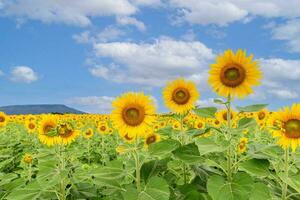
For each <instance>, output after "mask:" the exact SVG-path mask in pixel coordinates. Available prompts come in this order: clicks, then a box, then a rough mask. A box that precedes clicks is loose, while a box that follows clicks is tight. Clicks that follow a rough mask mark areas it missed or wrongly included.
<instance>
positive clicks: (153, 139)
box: [144, 133, 160, 148]
mask: <svg viewBox="0 0 300 200" xmlns="http://www.w3.org/2000/svg"><path fill="white" fill-rule="evenodd" d="M159 141H160V135H158V134H155V133H151V134H149V135H147V136H146V138H145V145H144V146H145V148H148V147H149V145H151V144H153V143H155V142H159Z"/></svg>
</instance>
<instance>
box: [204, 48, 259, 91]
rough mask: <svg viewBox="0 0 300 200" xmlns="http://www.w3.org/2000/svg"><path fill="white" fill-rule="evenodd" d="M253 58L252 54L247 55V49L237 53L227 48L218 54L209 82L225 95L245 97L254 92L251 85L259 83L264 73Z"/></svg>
mask: <svg viewBox="0 0 300 200" xmlns="http://www.w3.org/2000/svg"><path fill="white" fill-rule="evenodd" d="M252 59H253V55H252V54H251V55H250V56H249V57H247V55H246V51H242V50H240V49H239V50H238V51H237V52H236V53H235V54H234V52H233V51H232V50H227V51H225V52H224V55H220V56H218V57H217V59H216V63H214V64H212V65H211V69H210V71H209V79H208V82H209V84H210V85H211V86H212V88H213V90H214V91H216V92H217V93H218V94H219V95H220V96H224V97H228V96H229V95H231V96H237V97H245V96H247V95H249V94H251V93H253V90H252V88H251V86H257V85H259V83H260V79H261V77H262V74H261V71H260V70H259V66H258V63H257V62H256V61H253V60H252Z"/></svg>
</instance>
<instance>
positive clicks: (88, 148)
mask: <svg viewBox="0 0 300 200" xmlns="http://www.w3.org/2000/svg"><path fill="white" fill-rule="evenodd" d="M87 143H88V147H87V151H88V164H90V163H91V155H90V145H91V144H90V139H89V138H88V142H87Z"/></svg>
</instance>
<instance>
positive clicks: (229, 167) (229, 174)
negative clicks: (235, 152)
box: [226, 94, 232, 181]
mask: <svg viewBox="0 0 300 200" xmlns="http://www.w3.org/2000/svg"><path fill="white" fill-rule="evenodd" d="M226 108H227V134H228V140H229V142H230V141H231V96H230V94H229V95H228V97H227V106H226ZM231 154H232V150H231V144H230V145H229V148H228V150H227V178H228V180H229V181H231V179H232V155H231Z"/></svg>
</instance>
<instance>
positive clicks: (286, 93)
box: [268, 89, 298, 99]
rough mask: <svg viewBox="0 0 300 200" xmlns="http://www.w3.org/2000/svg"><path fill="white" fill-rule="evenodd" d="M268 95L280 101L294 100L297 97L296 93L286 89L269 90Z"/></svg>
mask: <svg viewBox="0 0 300 200" xmlns="http://www.w3.org/2000/svg"><path fill="white" fill-rule="evenodd" d="M268 93H270V94H272V95H274V96H275V97H278V98H280V99H296V98H297V97H298V94H297V92H295V91H291V90H288V89H280V90H269V91H268Z"/></svg>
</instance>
